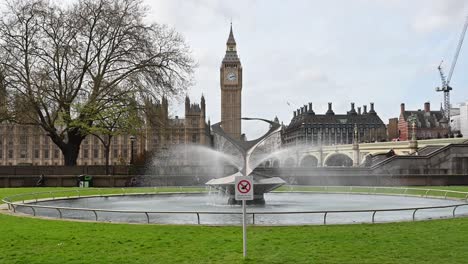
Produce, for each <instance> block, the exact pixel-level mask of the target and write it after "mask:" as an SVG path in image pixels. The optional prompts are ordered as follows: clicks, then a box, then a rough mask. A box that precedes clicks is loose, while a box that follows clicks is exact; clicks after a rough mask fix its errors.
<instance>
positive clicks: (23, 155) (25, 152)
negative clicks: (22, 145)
mask: <svg viewBox="0 0 468 264" xmlns="http://www.w3.org/2000/svg"><path fill="white" fill-rule="evenodd" d="M26 158H28V150H27V149H20V159H26Z"/></svg>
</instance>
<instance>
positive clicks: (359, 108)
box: [357, 107, 361, 115]
mask: <svg viewBox="0 0 468 264" xmlns="http://www.w3.org/2000/svg"><path fill="white" fill-rule="evenodd" d="M357 113H358V115H360V114H361V107H358V108H357Z"/></svg>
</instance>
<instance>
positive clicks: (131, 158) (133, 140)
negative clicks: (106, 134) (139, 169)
mask: <svg viewBox="0 0 468 264" xmlns="http://www.w3.org/2000/svg"><path fill="white" fill-rule="evenodd" d="M135 140H136V137H135V136H130V165H133V145H134V144H135Z"/></svg>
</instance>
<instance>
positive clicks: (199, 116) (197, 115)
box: [0, 97, 211, 166]
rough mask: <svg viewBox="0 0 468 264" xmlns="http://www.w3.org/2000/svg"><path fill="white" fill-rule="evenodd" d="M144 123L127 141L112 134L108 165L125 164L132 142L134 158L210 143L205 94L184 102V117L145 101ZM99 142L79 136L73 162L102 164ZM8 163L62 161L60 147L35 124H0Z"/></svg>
mask: <svg viewBox="0 0 468 264" xmlns="http://www.w3.org/2000/svg"><path fill="white" fill-rule="evenodd" d="M147 107H150V108H149V109H148V111H147V113H148V116H147V122H146V123H147V126H146V128H142V129H141V130H140V131H141V132H140V133H139V134H138V135H136V141H135V142H133V144H132V142H131V137H130V136H131V135H118V136H114V137H113V138H112V140H111V142H112V143H111V146H110V153H109V161H110V164H111V165H123V164H128V163H129V162H130V159H131V147H132V146H133V148H134V149H133V153H134V158H137V157H138V156H139V155H140V154H141V153H143V152H145V151H149V152H154V151H158V150H161V149H165V148H169V147H170V145H176V144H188V143H190V144H203V145H210V144H211V136H210V130H209V127H210V126H209V124H207V123H206V122H205V98H204V97H202V99H201V102H200V104H191V103H190V99H189V98H188V97H187V98H186V102H185V119H180V118H178V117H176V118H169V115H168V102H167V99H166V98H163V99H162V100H161V102H157V103H154V104H150V103H147ZM104 164H105V153H104V147H103V146H102V143H101V142H100V141H99V140H98V138H97V137H95V136H91V135H90V136H87V137H86V138H85V140H83V142H82V144H81V147H80V153H79V156H78V160H77V165H104ZM5 165H6V166H11V165H44V166H46V165H57V166H59V165H64V161H63V155H62V152H61V151H60V149H59V148H58V147H57V146H56V145H55V144H54V143H53V142H52V141H51V139H50V138H49V137H48V136H47V134H46V132H45V131H44V130H42V129H41V128H40V127H39V126H32V125H17V124H10V123H7V122H3V123H1V124H0V166H5Z"/></svg>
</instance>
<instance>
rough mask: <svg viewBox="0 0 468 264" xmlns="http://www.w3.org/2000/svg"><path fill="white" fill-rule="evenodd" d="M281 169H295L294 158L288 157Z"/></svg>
mask: <svg viewBox="0 0 468 264" xmlns="http://www.w3.org/2000/svg"><path fill="white" fill-rule="evenodd" d="M283 167H286V168H292V167H296V161H295V160H294V158H291V157H289V158H287V159H286V160H285V161H284V163H283Z"/></svg>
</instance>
